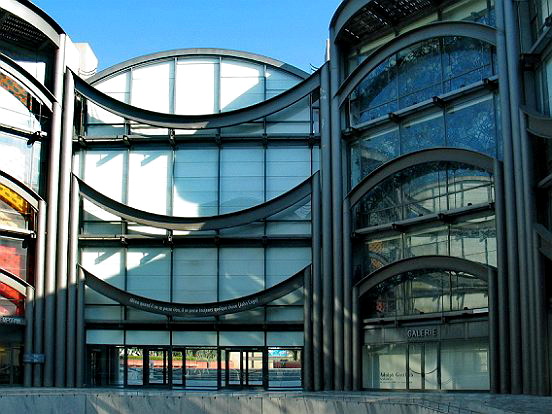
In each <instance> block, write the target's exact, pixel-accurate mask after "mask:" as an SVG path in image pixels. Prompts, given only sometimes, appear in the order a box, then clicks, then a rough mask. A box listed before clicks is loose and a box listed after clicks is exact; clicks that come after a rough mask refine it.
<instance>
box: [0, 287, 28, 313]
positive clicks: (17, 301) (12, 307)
mask: <svg viewBox="0 0 552 414" xmlns="http://www.w3.org/2000/svg"><path fill="white" fill-rule="evenodd" d="M24 315H25V296H24V295H23V294H21V293H20V292H19V291H18V290H16V289H14V288H13V287H11V286H8V285H7V284H5V283H2V282H0V317H2V316H24Z"/></svg>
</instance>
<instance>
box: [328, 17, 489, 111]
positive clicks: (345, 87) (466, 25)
mask: <svg viewBox="0 0 552 414" xmlns="http://www.w3.org/2000/svg"><path fill="white" fill-rule="evenodd" d="M444 36H463V37H471V38H474V39H478V40H481V41H483V42H486V43H489V44H491V45H496V29H494V28H493V27H490V26H487V25H484V24H480V23H472V22H464V21H459V22H435V23H430V24H427V25H425V26H421V27H419V28H416V29H413V30H410V31H408V32H406V33H404V34H402V35H400V36H397V37H395V38H394V39H393V40H391V41H390V42H389V43H387V44H385V45H383V46H381V47H379V48H377V49H376V50H375V51H374V52H372V53H371V54H370V55H369V56H368V57H367V58H366V59H365V60H364V62H362V63H361V64H360V65H359V66H357V67H356V68H355V70H353V72H352V73H351V74H350V75H349V76H348V77H347V78H346V79H345V80H344V81H343V82H342V83H341V86H340V87H339V89H338V90H337V91H335V93H334V95H336V96H337V97H338V99H339V105H340V106H341V105H343V103H344V102H345V101H346V100H347V99H348V97H349V95H351V93H352V92H353V91H354V89H355V88H356V87H357V86H358V85H359V84H360V82H362V81H363V80H364V78H365V77H366V76H367V75H368V74H369V73H370V72H371V71H372V70H374V69H375V68H376V67H377V66H378V65H379V64H380V63H381V62H383V61H384V60H385V59H386V58H387V57H389V56H390V55H392V54H394V53H397V52H399V51H400V50H402V49H404V48H406V47H408V46H412V45H413V44H415V43H418V42H421V41H423V40H427V39H432V38H435V37H444Z"/></svg>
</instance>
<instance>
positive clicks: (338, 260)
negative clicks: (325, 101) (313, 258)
mask: <svg viewBox="0 0 552 414" xmlns="http://www.w3.org/2000/svg"><path fill="white" fill-rule="evenodd" d="M330 39H333V35H332V33H330ZM330 57H331V59H330V85H331V86H330V90H331V96H332V98H331V109H330V111H331V120H332V125H331V146H332V151H331V153H332V160H331V161H332V235H333V238H332V240H333V242H332V252H333V284H334V294H333V305H334V310H333V311H334V314H333V324H334V326H333V341H334V355H333V357H334V384H333V385H334V386H333V389H335V390H343V362H344V359H343V322H344V321H343V240H342V238H341V237H342V234H343V213H342V211H341V209H342V207H343V184H342V182H343V181H342V180H343V177H342V176H341V169H342V162H341V122H340V110H339V99H338V96H337V95H335V93H336V92H337V90H338V88H339V79H340V74H339V65H340V59H341V56H340V51H339V47H338V46H337V45H336V44H335V43H334V42H331V43H330Z"/></svg>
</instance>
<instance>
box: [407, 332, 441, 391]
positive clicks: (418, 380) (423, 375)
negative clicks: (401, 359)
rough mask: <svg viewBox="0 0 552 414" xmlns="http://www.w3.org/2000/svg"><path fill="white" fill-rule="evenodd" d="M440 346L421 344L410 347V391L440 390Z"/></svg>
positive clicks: (429, 343)
mask: <svg viewBox="0 0 552 414" xmlns="http://www.w3.org/2000/svg"><path fill="white" fill-rule="evenodd" d="M438 358H439V344H438V343H437V342H425V343H423V342H420V343H411V344H409V345H408V389H410V390H436V389H439V361H438Z"/></svg>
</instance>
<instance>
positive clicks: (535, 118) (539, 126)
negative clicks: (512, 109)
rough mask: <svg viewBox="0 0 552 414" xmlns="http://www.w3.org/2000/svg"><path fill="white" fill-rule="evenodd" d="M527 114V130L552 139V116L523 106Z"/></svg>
mask: <svg viewBox="0 0 552 414" xmlns="http://www.w3.org/2000/svg"><path fill="white" fill-rule="evenodd" d="M521 111H522V112H523V113H524V114H525V115H526V116H527V132H529V133H531V134H532V135H535V136H537V137H539V138H546V139H552V118H551V117H549V116H546V115H543V114H539V113H538V112H536V111H534V110H531V109H528V108H521Z"/></svg>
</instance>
